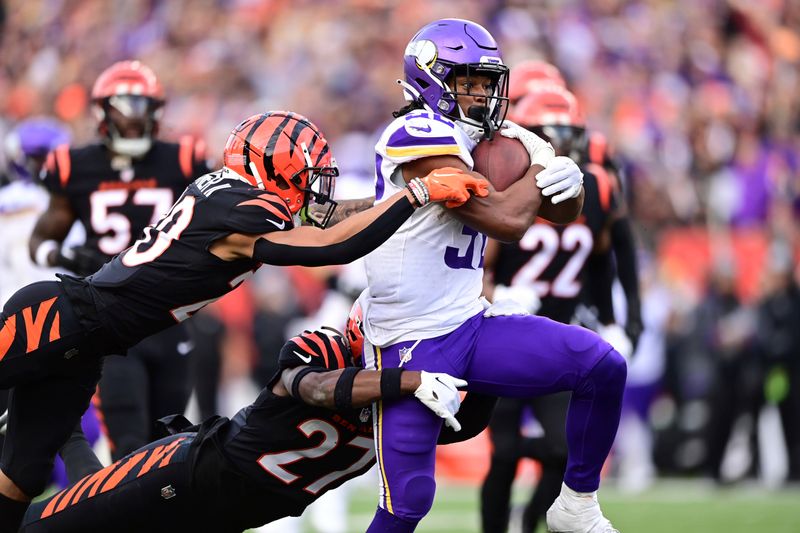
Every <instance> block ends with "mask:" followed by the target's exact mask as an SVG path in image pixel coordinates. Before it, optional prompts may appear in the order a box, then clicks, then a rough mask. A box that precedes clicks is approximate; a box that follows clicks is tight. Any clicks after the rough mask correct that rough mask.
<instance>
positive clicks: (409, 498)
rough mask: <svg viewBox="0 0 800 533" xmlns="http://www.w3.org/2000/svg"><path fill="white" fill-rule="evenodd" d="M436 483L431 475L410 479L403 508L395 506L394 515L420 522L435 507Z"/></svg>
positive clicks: (405, 490)
mask: <svg viewBox="0 0 800 533" xmlns="http://www.w3.org/2000/svg"><path fill="white" fill-rule="evenodd" d="M435 495H436V481H435V480H434V479H433V476H431V475H418V476H415V477H412V478H411V479H409V480H408V481H407V482H406V484H405V487H404V488H403V506H402V507H399V506H395V508H394V509H393V511H394V514H395V515H397V516H398V517H399V518H402V519H403V520H405V521H413V522H419V521H420V520H422V519H423V518H424V517H425V515H426V514H428V511H430V510H431V507H433V497H434V496H435Z"/></svg>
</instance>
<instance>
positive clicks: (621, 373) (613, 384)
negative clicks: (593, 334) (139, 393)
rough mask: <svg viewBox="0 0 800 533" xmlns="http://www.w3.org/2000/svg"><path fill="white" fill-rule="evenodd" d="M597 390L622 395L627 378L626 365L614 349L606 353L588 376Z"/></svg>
mask: <svg viewBox="0 0 800 533" xmlns="http://www.w3.org/2000/svg"><path fill="white" fill-rule="evenodd" d="M588 377H589V378H590V379H591V380H592V381H593V382H594V385H595V387H597V389H598V390H600V389H603V390H607V391H615V392H619V393H620V394H622V391H623V389H624V388H625V380H626V378H627V377H628V364H627V363H626V362H625V358H624V357H622V355H620V353H619V352H618V351H616V350H615V349H614V348H611V350H609V351H608V353H606V354H605V356H603V358H602V359H600V361H599V362H598V363H597V364H596V365H595V366H594V368H592V370H591V371H590V372H589V376H588Z"/></svg>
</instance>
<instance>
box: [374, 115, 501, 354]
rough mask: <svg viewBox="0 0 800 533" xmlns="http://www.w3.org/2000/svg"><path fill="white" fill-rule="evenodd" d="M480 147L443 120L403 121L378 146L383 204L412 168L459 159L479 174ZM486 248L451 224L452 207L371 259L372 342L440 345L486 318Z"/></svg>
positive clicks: (428, 213)
mask: <svg viewBox="0 0 800 533" xmlns="http://www.w3.org/2000/svg"><path fill="white" fill-rule="evenodd" d="M474 147H475V141H473V140H471V139H470V138H469V137H468V136H467V134H466V133H465V132H464V131H463V130H462V129H461V128H459V127H458V126H456V125H455V123H454V122H452V121H451V120H449V119H447V118H445V117H443V116H442V115H439V114H436V113H432V112H429V111H423V110H420V111H413V112H411V113H409V114H407V115H404V116H402V117H399V118H397V119H395V120H394V121H393V122H392V123H391V124H390V125H389V126H388V127H387V128H386V130H385V131H384V132H383V135H382V136H381V138H380V140H379V141H378V144H377V146H376V151H377V155H376V164H375V170H376V181H375V202H376V203H380V202H381V201H383V200H384V199H385V198H387V197H389V196H391V195H392V194H394V193H395V192H396V191H399V190H402V189H403V188H404V187H405V186H406V185H405V181H404V180H403V176H402V171H401V168H400V167H401V165H403V164H404V163H408V162H409V161H413V160H415V159H420V158H424V157H430V156H437V155H453V156H457V157H459V158H460V159H461V160H462V161H463V162H464V164H466V165H467V167H468V168H470V169H471V168H472V165H473V161H472V156H471V155H470V153H471V151H472V149H473V148H474ZM485 246H486V237H485V236H484V235H483V234H481V233H479V232H477V231H475V230H473V229H471V228H469V227H467V226H465V225H464V224H462V223H461V222H459V221H458V220H456V219H455V218H453V217H451V216H449V215H448V214H447V211H446V208H445V207H443V206H440V205H432V206H428V207H426V208H425V209H419V210H417V211H416V212H415V213H414V214H413V215H412V216H411V218H409V219H408V220H407V221H406V222H405V223H404V224H403V225H402V226H401V227H400V229H399V230H397V232H395V234H394V235H393V236H392V237H390V238H389V240H387V241H386V242H385V243H384V244H383V245H382V246H380V247H379V248H378V249H377V250H375V251H374V252H372V253H371V254H370V255H368V256H367V257H366V267H367V277H368V279H369V291H368V294H367V295H365V296H366V297H365V298H362V303H363V306H364V315H365V316H366V317H367V321H366V323H365V332H366V336H367V338H368V339H369V340H370V342H372V343H373V344H375V345H385V344H389V343H391V342H393V341H395V340H397V339H400V338H402V337H403V336H408V335H409V334H411V333H412V332H413V333H414V335H415V338H431V337H436V336H439V335H442V334H444V333H447V332H449V331H452V330H453V329H455V328H456V327H458V326H459V325H460V324H461V323H462V322H464V320H466V319H467V318H469V317H471V316H473V315H475V314H476V313H478V312H479V311H480V310H481V305H480V303H479V302H478V297H479V296H480V290H481V278H482V275H483V274H482V267H483V252H484V248H485ZM397 250H402V252H401V253H400V254H398V252H397ZM442 279H446V280H447V283H446V284H444V283H442V282H441V280H442Z"/></svg>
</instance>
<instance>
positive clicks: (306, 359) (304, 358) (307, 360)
mask: <svg viewBox="0 0 800 533" xmlns="http://www.w3.org/2000/svg"><path fill="white" fill-rule="evenodd" d="M292 353H294V354H295V355H296V356H297V357H299V358H300V360H301V361H303V362H304V363H310V362H311V356H310V355H303V354H301V353H299V352H297V351H296V350H292Z"/></svg>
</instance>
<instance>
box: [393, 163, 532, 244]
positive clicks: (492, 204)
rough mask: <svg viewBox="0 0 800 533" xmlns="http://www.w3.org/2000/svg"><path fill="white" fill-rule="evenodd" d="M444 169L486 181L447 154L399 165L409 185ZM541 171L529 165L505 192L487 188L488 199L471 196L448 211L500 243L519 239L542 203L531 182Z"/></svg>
mask: <svg viewBox="0 0 800 533" xmlns="http://www.w3.org/2000/svg"><path fill="white" fill-rule="evenodd" d="M443 166H448V167H454V168H460V169H462V170H463V171H464V172H469V173H470V174H472V175H473V176H476V177H479V178H482V179H484V180H485V179H486V178H485V177H483V176H482V175H480V174H478V173H477V172H471V171H469V170H468V169H467V166H466V164H464V162H463V161H462V160H461V159H459V158H458V157H456V156H450V155H441V156H432V157H424V158H421V159H416V160H414V161H410V162H408V163H405V164H404V165H403V166H402V169H403V179H405V181H406V182H408V181H410V180H412V179H413V178H415V177H417V176H424V175H425V174H427V173H428V172H431V171H432V170H434V169H436V168H440V167H443ZM542 168H543V167H541V166H539V165H535V166H532V167H530V169H528V172H527V173H526V174H525V176H523V178H522V179H520V180H519V181H517V182H516V183H513V184H511V185H510V186H509V187H508V188H507V189H505V190H504V191H496V190H494V188H493V187H490V191H491V193H490V194H489V195H488V196H486V197H484V198H477V197H473V198H471V199H470V200H469V201H467V203H465V204H464V205H462V206H461V207H458V208H455V209H451V210H450V213H451V214H452V215H453V216H454V217H456V218H457V219H458V220H460V221H461V222H463V223H464V224H466V225H467V226H469V227H471V228H473V229H475V230H478V231H480V232H481V233H484V234H486V235H487V236H489V237H492V238H494V239H497V240H499V241H506V242H510V241H516V240H519V239H521V238H522V236H523V235H524V234H525V231H526V230H527V229H528V226H530V225H531V224H532V223H533V220H534V219H535V218H536V214H537V212H538V210H539V206H540V205H541V202H542V199H541V196H540V191H539V189H538V187H536V183H535V182H534V176H535V175H536V174H537V173H538V172H539V171H540V170H542Z"/></svg>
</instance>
